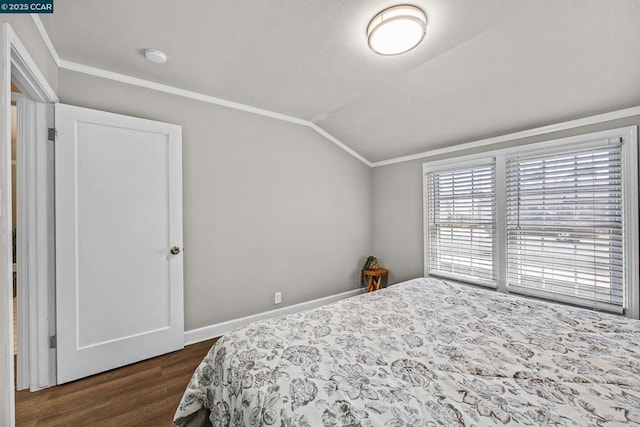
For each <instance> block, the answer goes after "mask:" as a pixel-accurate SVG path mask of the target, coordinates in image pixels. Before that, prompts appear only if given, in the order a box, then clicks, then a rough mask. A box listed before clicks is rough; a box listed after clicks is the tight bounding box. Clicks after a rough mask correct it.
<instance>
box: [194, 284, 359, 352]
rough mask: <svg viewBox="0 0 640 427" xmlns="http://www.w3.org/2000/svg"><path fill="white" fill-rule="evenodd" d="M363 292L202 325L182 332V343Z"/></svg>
mask: <svg viewBox="0 0 640 427" xmlns="http://www.w3.org/2000/svg"><path fill="white" fill-rule="evenodd" d="M362 292H364V288H361V289H354V290H351V291H346V292H341V293H339V294H335V295H329V296H327V297H322V298H318V299H314V300H311V301H306V302H301V303H299V304H294V305H289V306H287V307H282V308H277V309H275V310H269V311H265V312H262V313H257V314H252V315H250V316H245V317H240V318H238V319H232V320H227V321H226V322H221V323H216V324H214V325H209V326H203V327H202V328H198V329H191V330H189V331H185V332H184V345H189V344H195V343H198V342H201V341H206V340H210V339H212V338H217V337H221V336H222V335H224V334H226V333H228V332H231V331H233V330H234V329H238V328H241V327H243V326H245V325H248V324H249V323H251V322H255V321H257V320H263V319H270V318H272V317H278V316H284V315H285V314H293V313H299V312H301V311H306V310H311V309H312V308H317V307H321V306H323V305H326V304H329V303H332V302H334V301H339V300H341V299H345V298H349V297H352V296H354V295H358V294H360V293H362Z"/></svg>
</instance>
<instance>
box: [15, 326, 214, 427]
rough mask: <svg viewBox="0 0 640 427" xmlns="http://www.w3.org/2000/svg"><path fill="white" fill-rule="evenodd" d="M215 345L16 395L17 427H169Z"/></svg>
mask: <svg viewBox="0 0 640 427" xmlns="http://www.w3.org/2000/svg"><path fill="white" fill-rule="evenodd" d="M215 341H216V340H215V339H214V340H209V341H204V342H201V343H198V344H193V345H190V346H187V347H185V348H184V349H183V350H180V351H176V352H174V353H169V354H166V355H164V356H159V357H156V358H153V359H150V360H146V361H143V362H139V363H135V364H133V365H129V366H125V367H123V368H119V369H114V370H112V371H109V372H105V373H103V374H99V375H94V376H92V377H89V378H84V379H81V380H78V381H74V382H72V383H69V384H63V385H60V386H56V387H52V388H49V389H45V390H41V391H37V392H35V393H31V392H29V391H19V392H16V425H17V426H74V427H75V426H85V425H91V426H154V427H155V426H171V425H172V423H171V421H172V419H173V415H174V413H175V411H176V408H177V407H178V403H179V402H180V398H181V397H182V393H184V390H185V388H186V386H187V383H188V382H189V379H190V378H191V375H192V374H193V371H194V370H195V369H196V367H197V366H198V364H199V363H200V361H201V360H202V359H203V358H204V356H205V354H206V353H207V351H209V348H211V346H212V345H213V344H214V343H215Z"/></svg>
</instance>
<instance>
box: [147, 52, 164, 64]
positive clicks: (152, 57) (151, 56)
mask: <svg viewBox="0 0 640 427" xmlns="http://www.w3.org/2000/svg"><path fill="white" fill-rule="evenodd" d="M144 56H145V58H147V59H148V60H149V61H151V62H153V63H155V64H164V63H165V62H167V55H165V54H164V53H163V52H161V51H159V50H157V49H145V50H144Z"/></svg>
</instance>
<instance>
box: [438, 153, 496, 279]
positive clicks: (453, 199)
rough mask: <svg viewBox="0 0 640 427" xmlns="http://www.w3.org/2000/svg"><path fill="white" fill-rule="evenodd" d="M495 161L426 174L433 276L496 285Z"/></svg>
mask: <svg viewBox="0 0 640 427" xmlns="http://www.w3.org/2000/svg"><path fill="white" fill-rule="evenodd" d="M495 185H496V184H495V162H494V160H493V159H492V160H491V162H490V163H486V162H484V163H483V164H479V165H478V164H476V165H472V166H466V167H464V166H461V167H458V168H455V169H450V170H436V171H431V172H427V174H426V187H427V188H426V192H427V206H426V207H427V215H426V221H427V248H426V249H427V265H428V273H429V274H430V275H436V276H442V277H449V278H454V279H459V280H463V281H467V282H472V283H477V284H482V285H486V286H493V287H495V286H496V268H495V262H494V259H495V257H494V254H495V234H496V215H495V193H496V191H495Z"/></svg>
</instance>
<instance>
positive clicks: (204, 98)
mask: <svg viewBox="0 0 640 427" xmlns="http://www.w3.org/2000/svg"><path fill="white" fill-rule="evenodd" d="M31 18H32V19H33V22H34V23H35V25H36V28H37V29H38V32H39V33H40V36H41V37H42V40H43V41H44V43H45V45H46V46H47V48H48V49H49V53H50V54H51V57H52V58H53V60H54V61H55V63H56V65H57V66H58V67H59V68H62V69H65V70H69V71H75V72H77V73H83V74H88V75H91V76H94V77H100V78H103V79H107V80H113V81H117V82H120V83H125V84H130V85H133V86H138V87H143V88H146V89H151V90H156V91H159V92H164V93H168V94H171V95H176V96H181V97H184V98H189V99H194V100H196V101H201V102H207V103H209V104H215V105H219V106H221V107H226V108H231V109H234V110H240V111H244V112H247V113H251V114H257V115H259V116H264V117H269V118H272V119H276V120H282V121H285V122H289V123H295V124H297V125H301V126H306V127H309V128H311V129H313V130H314V131H316V132H317V133H319V134H320V135H322V136H323V137H324V138H325V139H327V140H329V141H331V142H332V143H334V144H335V145H337V146H338V147H340V148H341V149H342V150H344V151H346V152H347V153H349V154H350V155H352V156H353V157H355V158H356V159H358V160H360V161H361V162H362V163H364V164H365V165H367V166H369V167H371V162H369V161H368V160H367V159H365V158H364V157H362V156H361V155H360V154H358V153H356V152H355V151H354V150H352V149H351V148H350V147H348V146H347V145H345V144H344V143H342V142H341V141H340V140H338V138H336V137H334V136H333V135H331V134H329V133H328V132H326V131H325V130H324V129H321V128H320V127H319V126H318V125H316V124H315V123H313V122H310V121H309V120H304V119H300V118H298V117H294V116H289V115H287V114H281V113H277V112H275V111H271V110H266V109H264V108H258V107H254V106H251V105H247V104H242V103H239V102H234V101H229V100H227V99H222V98H218V97H215V96H210V95H205V94H203V93H200V92H194V91H191V90H186V89H181V88H177V87H174V86H169V85H165V84H162V83H157V82H152V81H150V80H145V79H141V78H138V77H133V76H129V75H126V74H121V73H116V72H113V71H108V70H104V69H101V68H96V67H91V66H89V65H84V64H78V63H77V62H72V61H67V60H65V59H61V58H60V56H58V53H57V51H56V49H55V47H54V46H53V43H52V42H51V39H50V38H49V34H48V33H47V30H46V28H45V27H44V24H43V23H42V20H41V19H40V17H39V16H38V15H36V14H32V15H31Z"/></svg>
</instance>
